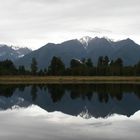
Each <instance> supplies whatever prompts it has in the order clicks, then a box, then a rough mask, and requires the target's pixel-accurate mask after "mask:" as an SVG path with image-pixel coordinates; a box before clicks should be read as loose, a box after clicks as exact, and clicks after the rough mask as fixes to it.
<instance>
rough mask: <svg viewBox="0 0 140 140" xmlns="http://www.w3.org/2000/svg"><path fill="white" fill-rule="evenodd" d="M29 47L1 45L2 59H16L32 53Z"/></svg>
mask: <svg viewBox="0 0 140 140" xmlns="http://www.w3.org/2000/svg"><path fill="white" fill-rule="evenodd" d="M30 52H31V50H30V49H28V48H19V47H14V46H7V45H0V60H6V59H10V60H16V59H18V58H21V57H23V56H25V55H26V54H28V53H30Z"/></svg>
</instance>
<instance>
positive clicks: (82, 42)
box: [79, 36, 92, 48]
mask: <svg viewBox="0 0 140 140" xmlns="http://www.w3.org/2000/svg"><path fill="white" fill-rule="evenodd" d="M91 40H92V38H91V37H89V36H84V37H82V38H80V39H79V41H80V43H81V44H83V46H84V47H85V48H86V47H87V46H88V43H89V42H90V41H91Z"/></svg>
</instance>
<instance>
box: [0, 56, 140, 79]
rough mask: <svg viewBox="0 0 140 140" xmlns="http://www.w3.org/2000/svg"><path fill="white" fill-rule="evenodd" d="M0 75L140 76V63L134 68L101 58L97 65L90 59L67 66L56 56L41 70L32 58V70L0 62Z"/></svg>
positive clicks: (119, 59) (118, 61) (119, 61)
mask: <svg viewBox="0 0 140 140" xmlns="http://www.w3.org/2000/svg"><path fill="white" fill-rule="evenodd" d="M0 75H34V76H36V75H37V76H47V75H48V76H140V61H139V62H138V63H137V64H135V65H133V66H124V64H123V60H122V59H121V58H117V59H116V60H110V59H109V57H108V56H100V57H99V58H98V62H97V64H96V65H95V64H94V63H93V62H92V60H91V59H90V58H88V59H85V58H83V59H81V60H78V59H71V61H70V63H69V66H65V64H64V63H63V61H62V60H61V58H60V57H56V56H54V57H53V58H52V60H51V62H50V65H49V67H48V68H45V69H39V67H38V62H37V60H36V59H35V58H32V62H31V65H30V68H28V69H27V68H25V66H23V65H21V66H19V67H16V66H15V65H14V63H13V62H12V61H11V60H3V61H0Z"/></svg>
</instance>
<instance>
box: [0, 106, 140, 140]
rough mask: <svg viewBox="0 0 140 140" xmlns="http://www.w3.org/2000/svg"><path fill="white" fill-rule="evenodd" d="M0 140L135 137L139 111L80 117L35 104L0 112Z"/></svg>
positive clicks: (136, 139)
mask: <svg viewBox="0 0 140 140" xmlns="http://www.w3.org/2000/svg"><path fill="white" fill-rule="evenodd" d="M0 118H1V121H0V123H1V125H0V138H1V139H2V140H19V139H20V140H25V139H27V140H46V139H48V140H67V139H69V140H93V139H95V140H122V139H123V140H139V136H140V135H139V130H140V121H139V118H140V111H138V112H136V113H135V114H134V115H132V116H131V117H130V118H128V117H126V116H122V115H113V116H110V117H108V118H105V119H104V118H98V119H96V118H93V117H92V118H91V119H88V120H87V119H83V118H81V117H75V116H70V115H67V114H63V113H61V112H47V111H45V110H43V109H41V108H40V107H38V106H35V105H32V106H29V107H27V108H14V109H12V110H10V109H8V110H5V111H0Z"/></svg>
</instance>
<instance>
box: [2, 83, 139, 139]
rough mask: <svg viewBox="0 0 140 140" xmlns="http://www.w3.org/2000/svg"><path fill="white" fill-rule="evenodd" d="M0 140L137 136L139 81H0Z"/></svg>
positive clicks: (137, 137) (136, 137) (132, 137)
mask: <svg viewBox="0 0 140 140" xmlns="http://www.w3.org/2000/svg"><path fill="white" fill-rule="evenodd" d="M0 109H1V111H0V139H2V140H19V139H20V140H25V139H28V140H46V139H48V140H66V139H68V140H75V139H76V140H77V139H78V140H85V139H86V140H93V139H95V140H108V139H111V140H112V139H114V140H121V139H124V140H125V139H126V140H132V139H133V140H139V137H140V134H139V130H140V85H133V84H129V85H128V84H127V85H125V84H120V85H119V84H114V85H113V84H91V85H78V84H75V85H74V84H73V85H0Z"/></svg>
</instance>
